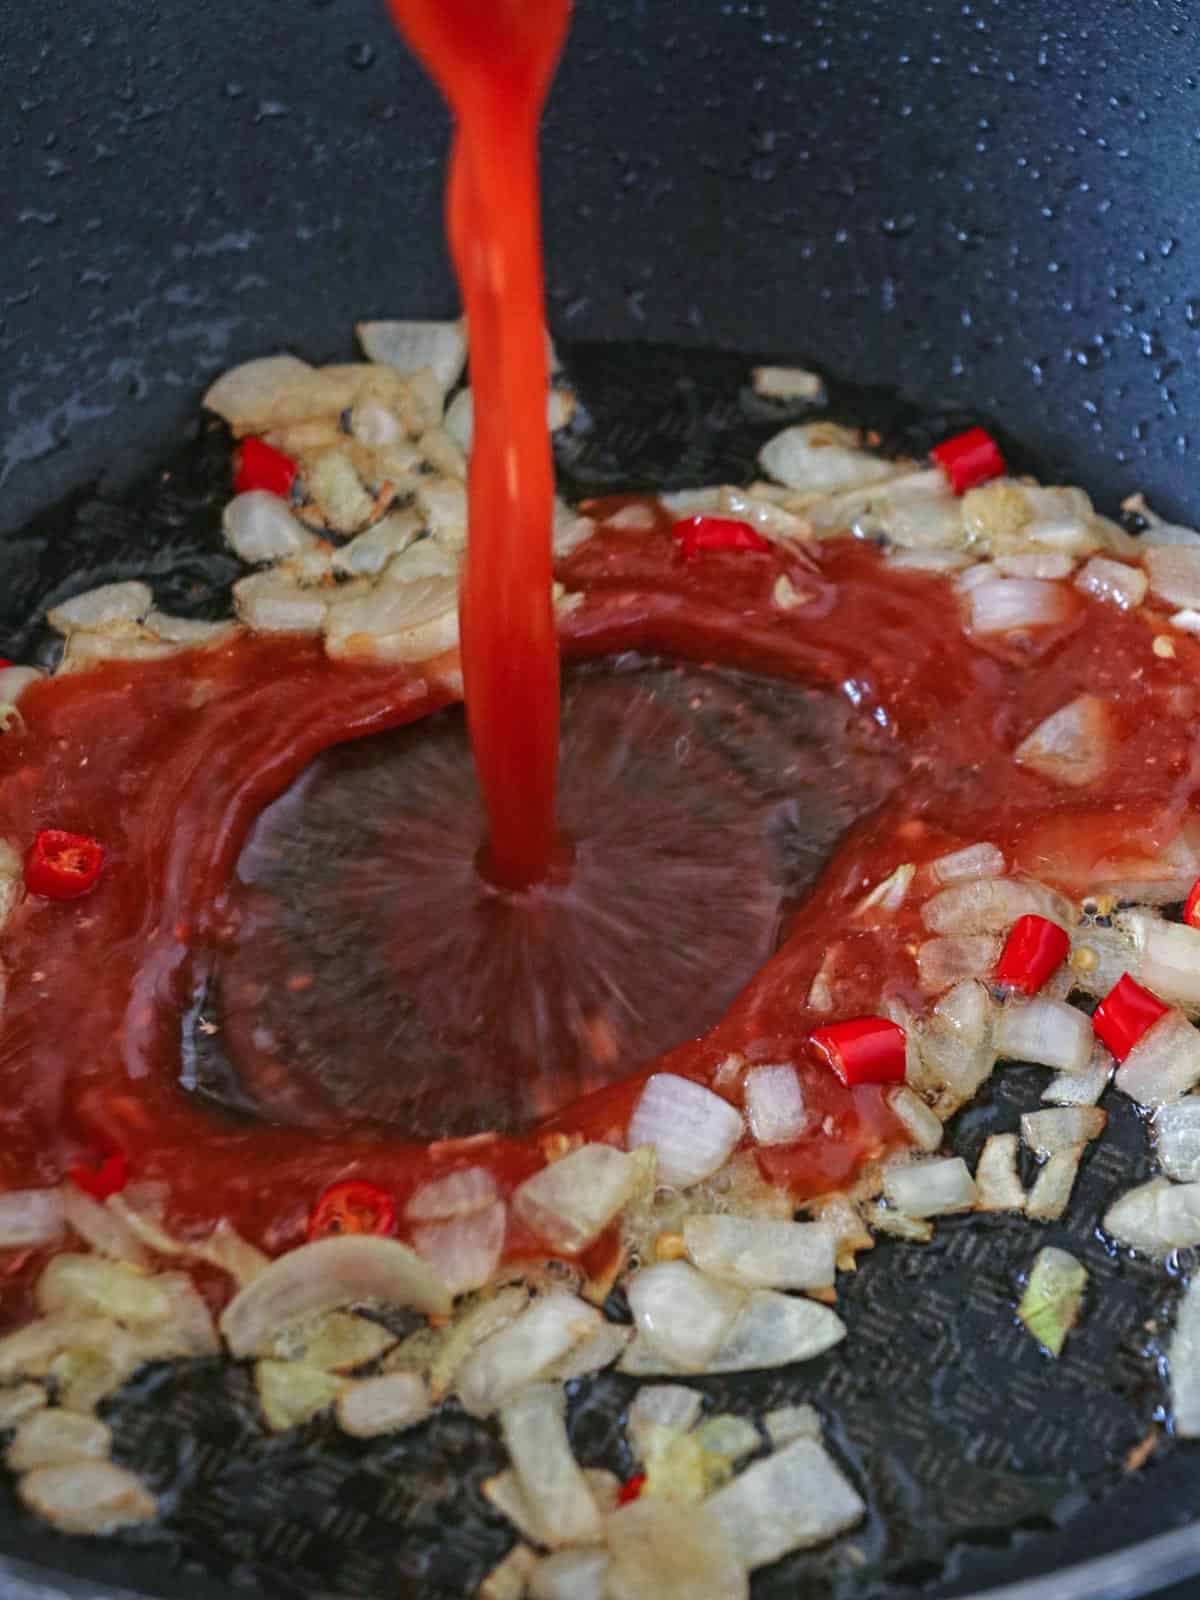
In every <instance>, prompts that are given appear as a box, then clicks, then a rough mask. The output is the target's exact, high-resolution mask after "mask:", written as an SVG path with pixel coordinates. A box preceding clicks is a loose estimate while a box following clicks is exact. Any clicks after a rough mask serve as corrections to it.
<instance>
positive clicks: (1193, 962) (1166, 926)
mask: <svg viewBox="0 0 1200 1600" xmlns="http://www.w3.org/2000/svg"><path fill="white" fill-rule="evenodd" d="M1114 920H1115V922H1116V924H1117V926H1118V927H1119V928H1120V930H1121V931H1122V932H1123V933H1127V934H1128V935H1129V937H1130V939H1131V940H1132V941H1133V947H1134V950H1135V951H1136V953H1137V967H1136V971H1137V977H1138V981H1139V982H1140V983H1142V984H1144V986H1145V987H1146V988H1147V989H1150V990H1152V991H1153V992H1154V993H1155V994H1156V995H1158V996H1159V998H1160V999H1162V1000H1166V1001H1168V1002H1171V1003H1173V1004H1175V1005H1183V1006H1200V928H1190V927H1188V926H1187V924H1186V923H1183V922H1164V921H1163V920H1162V918H1161V917H1156V916H1154V915H1152V914H1151V913H1150V912H1148V911H1124V912H1120V913H1118V915H1117V917H1116V918H1115V919H1114Z"/></svg>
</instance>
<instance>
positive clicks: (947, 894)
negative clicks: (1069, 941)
mask: <svg viewBox="0 0 1200 1600" xmlns="http://www.w3.org/2000/svg"><path fill="white" fill-rule="evenodd" d="M1027 914H1033V915H1035V916H1039V917H1045V918H1047V920H1048V921H1050V922H1057V923H1059V924H1060V925H1061V926H1062V927H1064V928H1071V927H1073V926H1074V925H1075V923H1076V922H1078V920H1079V916H1078V913H1077V912H1076V910H1075V909H1074V907H1073V906H1072V905H1071V903H1070V902H1069V901H1068V900H1064V899H1063V897H1062V895H1060V894H1055V892H1054V891H1053V889H1047V888H1046V887H1045V886H1044V885H1043V884H1040V883H1034V882H1033V881H1032V880H1031V879H1029V878H984V879H982V880H980V881H978V882H974V883H956V884H953V885H951V887H950V888H948V889H942V890H941V891H940V893H938V894H935V895H933V896H931V897H930V899H928V900H927V901H926V902H925V905H924V906H923V908H922V911H921V915H922V917H923V918H924V921H925V926H926V927H927V928H928V929H929V931H930V933H1005V932H1007V931H1008V929H1009V928H1010V927H1011V926H1012V924H1013V923H1014V922H1015V921H1016V920H1017V918H1018V917H1023V916H1025V915H1027Z"/></svg>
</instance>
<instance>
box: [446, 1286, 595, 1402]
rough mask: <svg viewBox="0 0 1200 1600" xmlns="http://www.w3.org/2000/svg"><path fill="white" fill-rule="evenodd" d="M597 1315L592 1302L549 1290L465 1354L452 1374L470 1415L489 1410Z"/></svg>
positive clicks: (585, 1334)
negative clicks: (455, 1371)
mask: <svg viewBox="0 0 1200 1600" xmlns="http://www.w3.org/2000/svg"><path fill="white" fill-rule="evenodd" d="M601 1320H602V1319H601V1317H600V1313H599V1312H598V1311H597V1310H596V1309H595V1307H594V1306H589V1305H587V1304H585V1302H584V1301H582V1300H579V1299H577V1298H576V1297H575V1296H574V1295H573V1294H567V1293H566V1292H565V1291H563V1290H551V1292H550V1293H549V1294H545V1295H543V1296H542V1297H541V1298H540V1299H538V1300H535V1301H534V1302H533V1304H532V1305H531V1306H529V1308H528V1309H527V1310H525V1311H523V1312H522V1313H521V1315H520V1316H518V1317H517V1318H516V1319H515V1320H514V1321H512V1322H510V1323H509V1324H508V1325H507V1326H506V1327H503V1328H501V1329H500V1330H499V1331H498V1332H496V1333H493V1334H491V1335H490V1337H488V1338H487V1339H485V1340H484V1341H483V1342H482V1343H481V1344H480V1345H479V1346H478V1347H477V1348H476V1349H475V1350H473V1351H472V1352H471V1353H470V1354H469V1355H468V1356H467V1357H466V1359H465V1360H464V1361H463V1362H462V1364H461V1366H460V1367H459V1369H458V1371H457V1373H456V1374H455V1387H456V1388H457V1390H458V1397H459V1399H460V1400H461V1401H462V1403H463V1405H464V1406H465V1408H466V1409H467V1410H468V1411H469V1412H470V1413H471V1415H472V1416H476V1417H484V1416H488V1415H489V1414H490V1413H491V1412H493V1411H496V1410H497V1409H498V1408H499V1407H500V1406H501V1405H503V1404H504V1402H505V1401H506V1400H508V1399H509V1398H510V1397H511V1396H512V1395H514V1394H516V1393H517V1391H518V1390H520V1389H522V1388H524V1386H525V1385H526V1384H527V1383H532V1382H533V1381H534V1379H536V1378H538V1377H540V1376H541V1375H542V1373H544V1372H545V1371H546V1370H547V1369H548V1368H549V1367H551V1366H552V1365H553V1364H554V1363H555V1362H556V1361H560V1360H561V1359H562V1358H563V1357H564V1356H565V1355H566V1354H567V1353H568V1352H569V1351H570V1350H572V1349H574V1347H575V1346H576V1345H578V1344H580V1343H582V1342H583V1340H585V1339H587V1338H589V1337H590V1336H591V1335H592V1334H593V1333H595V1331H596V1329H597V1328H598V1327H599V1326H600V1322H601Z"/></svg>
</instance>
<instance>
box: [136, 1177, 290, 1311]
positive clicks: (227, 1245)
mask: <svg viewBox="0 0 1200 1600" xmlns="http://www.w3.org/2000/svg"><path fill="white" fill-rule="evenodd" d="M114 1198H119V1196H114ZM110 1204H111V1201H110ZM190 1253H191V1254H192V1255H194V1256H196V1258H197V1259H198V1260H200V1261H208V1262H210V1263H211V1264H212V1265H213V1266H214V1267H220V1269H221V1271H222V1272H227V1273H228V1274H229V1276H230V1277H231V1278H232V1279H233V1280H234V1282H235V1283H236V1284H237V1286H238V1288H239V1289H244V1288H245V1287H246V1285H247V1284H248V1283H253V1282H254V1280H255V1278H258V1277H261V1276H262V1274H263V1273H264V1272H265V1271H266V1269H267V1268H268V1267H269V1266H270V1264H271V1260H270V1257H269V1256H266V1255H264V1254H263V1252H262V1251H261V1250H260V1249H259V1248H258V1246H257V1245H253V1244H251V1243H250V1242H249V1240H247V1239H243V1238H242V1236H241V1234H240V1233H239V1232H238V1231H237V1229H236V1228H235V1227H234V1226H233V1225H232V1223H229V1222H225V1221H224V1220H222V1221H220V1222H218V1223H217V1225H216V1227H215V1228H214V1229H213V1231H212V1232H211V1233H210V1234H209V1236H208V1238H207V1239H204V1240H202V1241H201V1243H200V1244H197V1245H194V1246H191V1247H190Z"/></svg>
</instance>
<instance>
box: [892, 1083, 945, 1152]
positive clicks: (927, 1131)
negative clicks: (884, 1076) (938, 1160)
mask: <svg viewBox="0 0 1200 1600" xmlns="http://www.w3.org/2000/svg"><path fill="white" fill-rule="evenodd" d="M887 1101H888V1105H889V1106H890V1107H891V1108H892V1115H893V1116H894V1117H895V1118H896V1120H897V1121H898V1122H899V1123H901V1124H902V1125H903V1127H904V1129H905V1131H906V1132H907V1133H908V1136H909V1138H910V1139H911V1140H912V1142H913V1143H914V1144H915V1145H916V1146H917V1148H918V1149H919V1150H936V1149H937V1148H938V1147H939V1145H940V1144H941V1142H942V1132H943V1130H942V1123H941V1118H940V1117H938V1115H937V1113H936V1112H934V1111H931V1110H930V1108H929V1107H928V1106H927V1105H926V1104H925V1102H924V1100H922V1099H921V1096H920V1095H919V1094H917V1093H916V1092H915V1090H912V1089H910V1088H909V1087H908V1085H907V1084H902V1085H901V1086H900V1087H899V1088H898V1089H891V1090H889V1092H888V1097H887Z"/></svg>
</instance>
